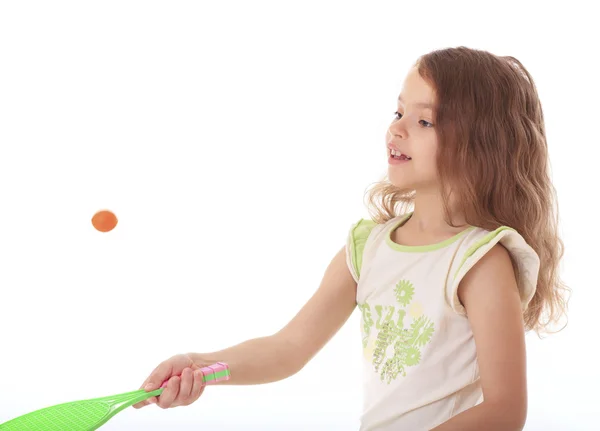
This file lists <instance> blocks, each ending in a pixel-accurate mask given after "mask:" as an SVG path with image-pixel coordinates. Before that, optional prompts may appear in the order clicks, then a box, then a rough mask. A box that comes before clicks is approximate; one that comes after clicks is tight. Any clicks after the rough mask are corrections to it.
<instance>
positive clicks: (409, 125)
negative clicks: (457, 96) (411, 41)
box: [386, 67, 437, 191]
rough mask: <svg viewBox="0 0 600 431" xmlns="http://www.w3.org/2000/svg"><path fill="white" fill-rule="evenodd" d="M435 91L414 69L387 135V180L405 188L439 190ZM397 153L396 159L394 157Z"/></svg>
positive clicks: (401, 94) (400, 98)
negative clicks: (434, 112) (434, 111)
mask: <svg viewBox="0 0 600 431" xmlns="http://www.w3.org/2000/svg"><path fill="white" fill-rule="evenodd" d="M434 102H435V92H434V89H433V88H432V87H431V86H430V85H429V84H428V83H427V82H426V81H425V80H424V79H423V78H421V76H420V75H419V72H418V71H417V68H416V67H414V68H412V69H411V70H410V72H409V73H408V75H407V77H406V79H405V80H404V83H403V87H402V91H401V93H400V97H399V99H398V109H397V112H396V114H395V118H394V120H393V121H392V124H391V125H390V127H389V129H388V131H387V134H386V146H387V153H388V177H389V179H390V182H391V183H392V184H393V185H394V186H396V187H398V188H402V189H414V190H421V191H423V190H431V189H435V188H437V169H436V161H435V156H436V151H437V138H436V134H435V130H434V124H435V123H434V122H435V118H434V117H433V110H432V109H433V106H434ZM394 154H395V156H394Z"/></svg>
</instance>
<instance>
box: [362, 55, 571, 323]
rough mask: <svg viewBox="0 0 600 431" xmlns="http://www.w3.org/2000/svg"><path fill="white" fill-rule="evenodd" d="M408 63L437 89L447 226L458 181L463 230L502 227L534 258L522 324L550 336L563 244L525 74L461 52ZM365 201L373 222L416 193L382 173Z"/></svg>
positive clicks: (511, 61)
mask: <svg viewBox="0 0 600 431" xmlns="http://www.w3.org/2000/svg"><path fill="white" fill-rule="evenodd" d="M416 67H417V68H418V71H419V74H420V75H421V77H422V78H423V79H425V80H426V81H427V82H428V83H429V84H430V85H432V87H433V88H434V89H435V93H436V99H437V100H436V110H435V111H436V112H435V120H434V121H435V124H436V125H435V131H436V134H437V139H438V152H437V170H438V175H439V180H440V187H441V194H442V198H443V201H444V211H445V219H446V222H447V223H448V224H449V225H451V226H454V225H453V224H452V222H451V217H450V211H449V199H448V192H449V188H450V185H452V184H457V185H458V187H454V188H453V190H452V193H453V195H455V198H456V200H457V201H458V202H459V205H460V206H461V210H462V211H463V213H464V214H465V216H466V222H467V224H469V225H471V226H478V227H481V228H484V229H489V230H495V229H497V228H498V227H500V226H510V227H512V228H514V229H516V230H517V231H518V232H519V233H520V234H521V235H522V236H523V238H524V239H525V241H527V243H528V244H529V245H530V246H531V247H532V248H533V249H534V250H535V251H536V253H537V254H538V256H539V258H540V271H539V275H538V282H537V289H536V292H535V296H534V297H533V299H532V300H531V302H530V304H529V307H528V309H527V310H526V312H525V314H524V321H525V327H526V329H527V330H535V331H536V332H537V333H538V334H541V333H542V332H551V331H550V330H549V328H550V327H551V326H552V325H553V324H555V323H558V322H559V321H560V320H561V318H562V317H563V316H566V310H567V303H568V299H567V295H566V294H567V293H569V292H570V289H569V288H568V287H567V286H566V285H565V284H564V283H563V282H562V281H561V279H560V277H559V268H558V267H559V263H560V260H561V258H562V256H563V253H564V245H563V242H562V240H561V239H560V237H559V234H558V204H557V200H556V190H555V188H554V186H553V184H552V181H551V179H550V166H549V164H550V163H549V158H548V146H547V144H546V132H545V126H544V116H543V112H542V106H541V103H540V100H539V98H538V93H537V89H536V86H535V84H534V82H533V78H532V77H531V75H530V74H529V72H528V71H527V70H526V69H525V67H524V66H523V65H522V64H521V62H520V61H519V60H517V59H516V58H514V57H511V56H502V57H501V56H496V55H494V54H491V53H489V52H486V51H481V50H474V49H470V48H466V47H458V48H449V49H443V50H436V51H433V52H430V53H428V54H426V55H424V56H422V57H420V58H419V59H418V60H417V62H416ZM367 196H368V210H369V212H370V213H371V216H372V218H373V220H375V221H376V222H378V223H384V222H386V221H388V220H390V219H391V218H393V217H396V216H398V215H400V214H403V213H405V212H407V211H410V210H411V209H412V208H413V206H414V197H415V191H414V190H405V189H404V190H403V189H398V188H396V187H395V186H394V185H393V184H391V183H390V181H389V179H388V178H387V176H386V177H385V178H384V179H383V180H382V181H380V182H378V183H376V184H374V185H373V186H371V187H370V188H369V190H368V191H367ZM513 267H515V269H516V266H515V265H514V262H513ZM563 327H564V326H563Z"/></svg>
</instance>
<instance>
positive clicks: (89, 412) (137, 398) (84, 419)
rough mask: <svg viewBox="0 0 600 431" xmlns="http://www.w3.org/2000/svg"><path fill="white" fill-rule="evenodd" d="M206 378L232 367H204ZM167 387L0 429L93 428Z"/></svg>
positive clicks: (47, 412)
mask: <svg viewBox="0 0 600 431" xmlns="http://www.w3.org/2000/svg"><path fill="white" fill-rule="evenodd" d="M201 371H202V374H203V381H204V383H205V384H207V385H210V384H214V383H217V382H220V381H223V380H229V376H230V373H229V367H228V366H227V364H224V363H223V362H217V363H216V364H214V365H210V366H208V367H204V368H202V369H201ZM164 386H166V382H165V383H164V384H163V387H161V388H160V389H157V390H155V391H152V392H146V391H145V390H144V389H140V390H137V391H133V392H126V393H124V394H119V395H113V396H110V397H103V398H94V399H89V400H83V401H73V402H70V403H64V404H58V405H55V406H52V407H46V408H45V409H41V410H36V411H35V412H32V413H28V414H26V415H23V416H19V417H18V418H15V419H11V420H9V421H8V422H4V423H3V424H1V425H0V431H93V430H97V429H98V428H100V427H101V426H102V425H104V424H105V423H106V422H108V420H109V419H111V418H112V417H113V416H115V415H116V414H117V413H119V412H120V411H122V410H124V409H126V408H127V407H131V406H132V405H134V404H137V403H139V402H141V401H144V400H147V399H148V398H151V397H155V396H158V395H160V394H161V393H162V391H163V389H164Z"/></svg>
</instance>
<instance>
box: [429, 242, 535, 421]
mask: <svg viewBox="0 0 600 431" xmlns="http://www.w3.org/2000/svg"><path fill="white" fill-rule="evenodd" d="M458 295H459V298H460V300H461V302H462V304H463V305H464V307H465V309H466V310H467V315H468V317H469V322H470V323H471V327H472V330H473V336H474V338H475V344H476V346H477V361H478V363H479V369H480V375H481V385H482V390H483V397H484V401H483V402H482V403H481V404H479V405H477V406H475V407H473V408H471V409H469V410H466V411H464V412H462V413H460V414H458V415H456V416H454V417H453V418H451V419H450V420H449V421H447V422H445V423H443V424H442V425H440V426H438V427H436V428H434V430H433V431H454V430H456V431H459V430H460V431H469V430H482V429H485V430H487V431H495V430H498V431H520V430H522V429H523V427H524V425H525V418H526V416H527V382H526V375H525V374H526V364H525V335H524V334H525V331H524V326H523V315H522V312H521V303H520V298H519V292H518V290H517V282H516V280H515V275H514V271H513V268H512V264H511V261H510V256H509V254H508V251H507V250H506V249H505V248H504V247H503V246H501V245H496V246H494V247H493V248H492V249H491V250H490V251H489V252H488V253H487V254H486V255H485V256H484V257H483V258H482V259H481V260H480V261H479V262H478V263H477V264H475V266H474V267H473V268H471V270H470V271H469V272H468V273H467V275H465V278H464V279H463V280H462V281H461V283H460V286H459V288H458Z"/></svg>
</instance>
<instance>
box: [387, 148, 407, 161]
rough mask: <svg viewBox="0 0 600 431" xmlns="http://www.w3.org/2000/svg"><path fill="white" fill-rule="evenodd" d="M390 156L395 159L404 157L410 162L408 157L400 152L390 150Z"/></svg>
mask: <svg viewBox="0 0 600 431" xmlns="http://www.w3.org/2000/svg"><path fill="white" fill-rule="evenodd" d="M391 154H392V156H396V157H400V156H402V155H403V156H404V157H406V158H407V159H408V160H410V157H408V156H407V155H406V154H402V153H401V152H400V151H396V150H391Z"/></svg>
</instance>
